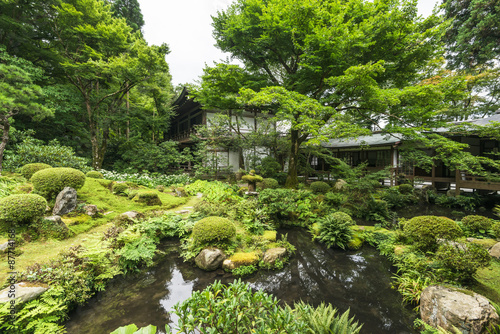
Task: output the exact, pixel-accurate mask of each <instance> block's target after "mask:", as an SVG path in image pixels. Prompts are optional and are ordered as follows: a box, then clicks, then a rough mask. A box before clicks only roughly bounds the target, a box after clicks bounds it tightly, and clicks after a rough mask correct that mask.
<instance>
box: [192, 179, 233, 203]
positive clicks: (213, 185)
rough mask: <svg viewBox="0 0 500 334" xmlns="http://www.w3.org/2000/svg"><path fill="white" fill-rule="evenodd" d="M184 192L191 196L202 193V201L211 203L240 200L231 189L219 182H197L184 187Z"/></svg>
mask: <svg viewBox="0 0 500 334" xmlns="http://www.w3.org/2000/svg"><path fill="white" fill-rule="evenodd" d="M184 190H185V191H186V193H187V194H189V195H191V196H193V195H196V194H197V193H199V192H201V193H203V199H204V200H206V201H208V202H211V203H221V202H228V201H233V202H234V201H240V200H241V198H240V197H239V196H238V194H237V192H236V191H235V189H234V188H233V187H231V186H230V185H229V184H227V183H223V182H220V181H212V182H209V181H202V180H197V181H195V182H194V183H191V184H188V185H187V186H185V187H184Z"/></svg>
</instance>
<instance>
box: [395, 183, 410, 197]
mask: <svg viewBox="0 0 500 334" xmlns="http://www.w3.org/2000/svg"><path fill="white" fill-rule="evenodd" d="M397 188H398V190H399V192H400V193H401V194H403V195H407V194H411V193H413V186H412V185H411V184H400V185H399V186H397Z"/></svg>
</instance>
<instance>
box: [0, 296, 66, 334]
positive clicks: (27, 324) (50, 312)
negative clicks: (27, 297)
mask: <svg viewBox="0 0 500 334" xmlns="http://www.w3.org/2000/svg"><path fill="white" fill-rule="evenodd" d="M9 305H10V303H4V304H3V305H2V306H1V307H0V320H1V321H0V329H4V330H6V331H7V332H8V333H37V334H62V333H65V332H66V331H65V330H64V326H62V325H59V324H60V323H62V322H63V321H64V320H65V319H66V318H67V311H68V306H67V304H66V303H65V300H64V290H63V288H61V287H59V286H55V287H51V288H50V289H49V290H48V291H46V292H45V293H43V294H42V295H41V297H40V298H38V299H35V300H32V301H30V302H28V303H27V304H25V305H22V308H20V309H19V308H18V311H17V314H16V315H17V317H16V320H15V321H14V323H13V324H11V323H10V310H9V308H8V306H9Z"/></svg>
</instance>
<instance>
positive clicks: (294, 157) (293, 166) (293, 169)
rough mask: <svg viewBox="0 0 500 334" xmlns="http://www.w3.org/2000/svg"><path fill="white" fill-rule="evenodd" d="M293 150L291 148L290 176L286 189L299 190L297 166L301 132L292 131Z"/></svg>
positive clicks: (287, 178)
mask: <svg viewBox="0 0 500 334" xmlns="http://www.w3.org/2000/svg"><path fill="white" fill-rule="evenodd" d="M291 144H292V145H291V148H290V159H289V160H288V175H287V177H286V183H285V187H286V188H297V184H298V183H299V178H298V176H297V166H298V159H299V147H300V139H299V131H298V130H291Z"/></svg>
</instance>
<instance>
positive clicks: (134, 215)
mask: <svg viewBox="0 0 500 334" xmlns="http://www.w3.org/2000/svg"><path fill="white" fill-rule="evenodd" d="M122 215H125V216H128V217H129V218H130V219H140V218H142V217H143V216H144V215H143V214H142V213H140V212H137V211H127V212H124V213H122Z"/></svg>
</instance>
